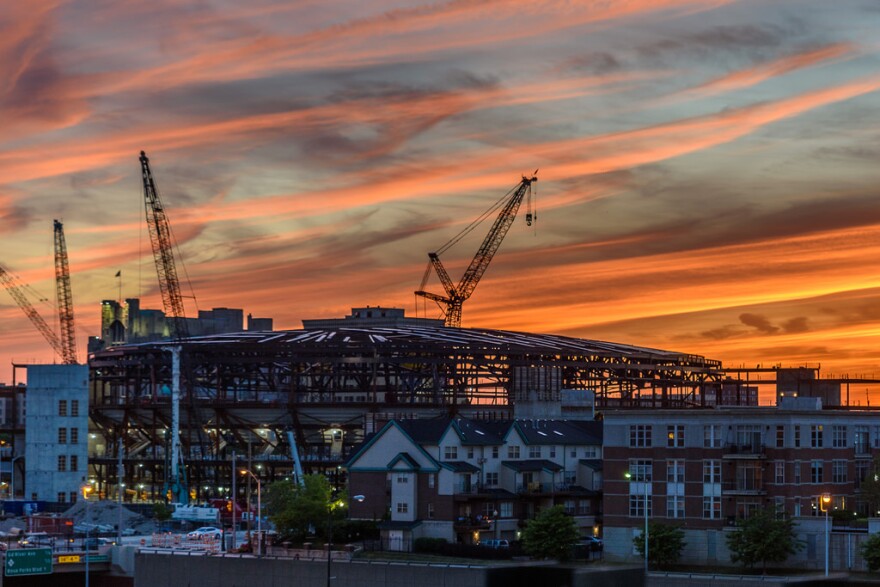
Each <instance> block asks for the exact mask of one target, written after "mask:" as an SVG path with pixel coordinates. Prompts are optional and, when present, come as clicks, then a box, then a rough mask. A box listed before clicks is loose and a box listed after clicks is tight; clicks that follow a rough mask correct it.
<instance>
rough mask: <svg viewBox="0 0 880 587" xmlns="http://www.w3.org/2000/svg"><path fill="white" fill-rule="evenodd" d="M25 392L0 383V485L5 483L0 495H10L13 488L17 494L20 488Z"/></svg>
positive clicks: (21, 481) (20, 387)
mask: <svg viewBox="0 0 880 587" xmlns="http://www.w3.org/2000/svg"><path fill="white" fill-rule="evenodd" d="M26 391H27V388H26V387H25V385H24V384H18V385H6V384H5V383H0V483H5V484H7V485H4V486H3V489H2V490H0V495H3V496H6V495H9V496H12V488H13V487H14V488H15V492H16V494H19V495H21V491H22V488H23V487H24V462H23V460H24V459H23V457H24V434H25V432H24V431H25V411H26V410H25V393H26ZM13 477H14V479H13Z"/></svg>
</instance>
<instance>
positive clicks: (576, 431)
mask: <svg viewBox="0 0 880 587" xmlns="http://www.w3.org/2000/svg"><path fill="white" fill-rule="evenodd" d="M514 430H515V431H516V432H517V433H518V434H519V436H520V438H522V439H523V442H525V443H526V444H536V445H538V444H557V445H573V444H574V445H585V446H601V444H602V422H595V421H592V420H516V421H515V422H514V423H513V427H512V428H511V432H512V431H514Z"/></svg>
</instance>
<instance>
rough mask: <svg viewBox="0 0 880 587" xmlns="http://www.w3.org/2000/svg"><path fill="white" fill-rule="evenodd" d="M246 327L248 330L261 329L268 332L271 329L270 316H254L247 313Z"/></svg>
mask: <svg viewBox="0 0 880 587" xmlns="http://www.w3.org/2000/svg"><path fill="white" fill-rule="evenodd" d="M247 329H248V331H249V332H252V331H261V332H268V331H271V330H272V319H271V318H254V316H253V314H248V315H247Z"/></svg>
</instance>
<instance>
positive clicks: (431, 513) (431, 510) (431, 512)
mask: <svg viewBox="0 0 880 587" xmlns="http://www.w3.org/2000/svg"><path fill="white" fill-rule="evenodd" d="M428 519H429V520H433V519H434V504H433V503H430V502H429V503H428ZM649 542H650V539H649Z"/></svg>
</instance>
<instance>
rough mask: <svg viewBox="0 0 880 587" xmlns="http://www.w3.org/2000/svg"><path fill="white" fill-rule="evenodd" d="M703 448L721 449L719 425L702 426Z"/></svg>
mask: <svg viewBox="0 0 880 587" xmlns="http://www.w3.org/2000/svg"><path fill="white" fill-rule="evenodd" d="M703 448H721V424H709V425H706V426H703Z"/></svg>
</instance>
